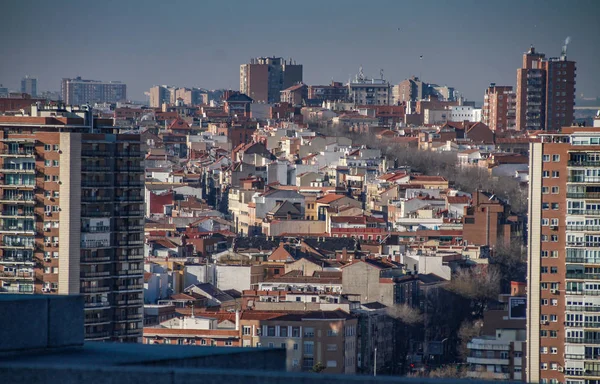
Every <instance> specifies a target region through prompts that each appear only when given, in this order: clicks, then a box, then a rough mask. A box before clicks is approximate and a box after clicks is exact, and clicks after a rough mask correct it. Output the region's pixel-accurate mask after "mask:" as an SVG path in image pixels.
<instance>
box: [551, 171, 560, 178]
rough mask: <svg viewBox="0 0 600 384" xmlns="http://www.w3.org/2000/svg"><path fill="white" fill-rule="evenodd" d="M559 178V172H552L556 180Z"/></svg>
mask: <svg viewBox="0 0 600 384" xmlns="http://www.w3.org/2000/svg"><path fill="white" fill-rule="evenodd" d="M559 176H560V174H559V172H558V171H552V177H553V178H555V179H556V178H557V177H559Z"/></svg>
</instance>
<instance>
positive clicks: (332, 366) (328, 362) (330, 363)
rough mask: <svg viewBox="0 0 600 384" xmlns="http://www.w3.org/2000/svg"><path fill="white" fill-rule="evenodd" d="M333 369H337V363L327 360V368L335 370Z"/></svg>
mask: <svg viewBox="0 0 600 384" xmlns="http://www.w3.org/2000/svg"><path fill="white" fill-rule="evenodd" d="M335 367H337V361H335V360H327V368H335Z"/></svg>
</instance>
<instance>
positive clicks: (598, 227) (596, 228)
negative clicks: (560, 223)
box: [567, 225, 600, 232]
mask: <svg viewBox="0 0 600 384" xmlns="http://www.w3.org/2000/svg"><path fill="white" fill-rule="evenodd" d="M567 231H577V232H598V231H600V225H567Z"/></svg>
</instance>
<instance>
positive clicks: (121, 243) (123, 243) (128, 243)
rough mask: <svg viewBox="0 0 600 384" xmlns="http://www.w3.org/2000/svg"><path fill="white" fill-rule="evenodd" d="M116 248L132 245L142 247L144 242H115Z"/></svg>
mask: <svg viewBox="0 0 600 384" xmlns="http://www.w3.org/2000/svg"><path fill="white" fill-rule="evenodd" d="M116 244H117V246H120V247H123V246H134V245H142V244H144V240H117V241H116Z"/></svg>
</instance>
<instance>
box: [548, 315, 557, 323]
mask: <svg viewBox="0 0 600 384" xmlns="http://www.w3.org/2000/svg"><path fill="white" fill-rule="evenodd" d="M550 321H552V322H553V323H556V322H557V321H558V316H556V315H550Z"/></svg>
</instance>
